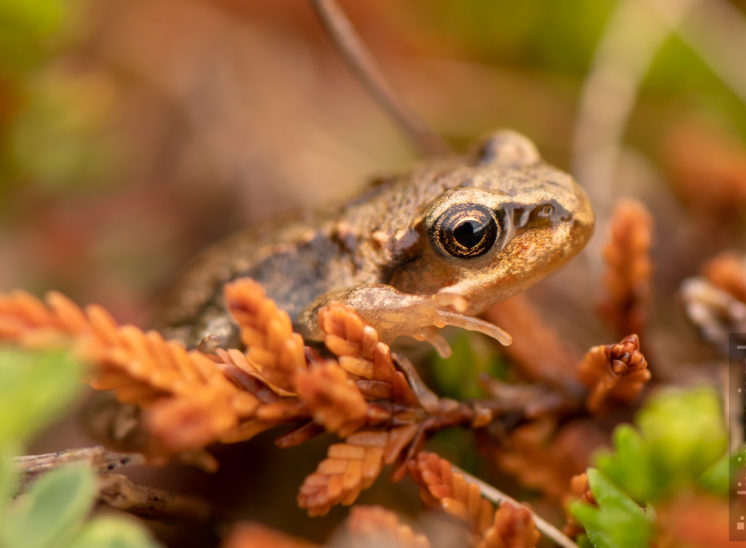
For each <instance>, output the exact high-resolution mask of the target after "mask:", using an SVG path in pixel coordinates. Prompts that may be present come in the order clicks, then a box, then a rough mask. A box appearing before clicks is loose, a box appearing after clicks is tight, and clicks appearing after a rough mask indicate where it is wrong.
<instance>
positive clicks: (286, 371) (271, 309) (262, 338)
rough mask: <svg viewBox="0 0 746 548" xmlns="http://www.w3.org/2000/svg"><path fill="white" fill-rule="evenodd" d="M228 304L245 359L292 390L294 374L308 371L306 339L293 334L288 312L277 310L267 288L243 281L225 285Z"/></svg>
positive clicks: (267, 377) (279, 384) (252, 281)
mask: <svg viewBox="0 0 746 548" xmlns="http://www.w3.org/2000/svg"><path fill="white" fill-rule="evenodd" d="M224 292H225V301H226V303H227V306H228V310H229V311H230V313H231V315H232V316H233V318H234V319H235V320H236V322H237V323H238V325H239V327H240V328H241V339H242V341H243V343H244V344H245V345H246V347H247V351H246V356H247V358H248V360H249V361H250V362H252V363H253V364H255V365H256V366H257V367H258V369H259V371H260V373H261V374H262V376H263V377H264V378H266V379H267V380H268V381H269V382H270V383H272V384H274V385H276V386H279V387H280V388H282V389H284V390H288V391H293V390H294V388H295V386H294V382H295V374H296V373H297V372H299V371H303V370H304V369H305V368H306V357H305V351H304V344H303V339H302V338H301V336H300V335H298V334H297V333H293V326H292V323H291V322H290V317H289V316H288V314H287V312H285V311H283V310H278V309H277V305H276V304H275V302H274V301H273V300H272V299H270V298H268V297H267V296H266V294H265V292H264V288H262V286H261V285H259V284H258V283H257V282H255V281H254V280H251V279H249V278H241V279H238V280H235V281H233V282H231V283H228V284H226V285H225V288H224Z"/></svg>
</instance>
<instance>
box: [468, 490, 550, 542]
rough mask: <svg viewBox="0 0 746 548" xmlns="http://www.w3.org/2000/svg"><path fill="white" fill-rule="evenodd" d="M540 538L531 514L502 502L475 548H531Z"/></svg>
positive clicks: (526, 510)
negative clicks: (490, 524)
mask: <svg viewBox="0 0 746 548" xmlns="http://www.w3.org/2000/svg"><path fill="white" fill-rule="evenodd" d="M540 537H541V535H540V534H539V531H538V530H537V529H536V524H535V523H534V518H533V516H532V515H531V512H529V511H528V509H527V508H525V507H523V506H516V505H515V504H512V503H511V502H508V501H504V502H503V503H502V504H500V507H499V508H498V509H497V512H495V519H494V522H493V524H492V526H491V527H490V528H489V529H487V531H485V532H484V535H483V536H482V538H481V539H480V540H479V542H477V548H533V547H534V546H536V544H537V543H538V542H539V538H540Z"/></svg>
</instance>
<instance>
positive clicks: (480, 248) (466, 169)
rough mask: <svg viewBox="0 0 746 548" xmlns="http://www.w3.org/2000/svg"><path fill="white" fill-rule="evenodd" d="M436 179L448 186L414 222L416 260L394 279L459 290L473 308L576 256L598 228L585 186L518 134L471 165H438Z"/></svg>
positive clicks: (494, 139)
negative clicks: (448, 167)
mask: <svg viewBox="0 0 746 548" xmlns="http://www.w3.org/2000/svg"><path fill="white" fill-rule="evenodd" d="M437 178H438V183H439V184H440V185H441V188H443V191H442V192H441V193H440V195H439V196H437V198H435V199H434V200H432V201H431V202H430V203H429V204H427V206H425V209H424V211H423V213H422V215H421V216H420V217H418V219H417V222H416V227H415V229H416V231H417V232H418V233H419V235H420V238H418V240H419V242H420V245H419V246H418V247H419V249H418V253H416V255H417V257H416V258H415V257H412V259H413V260H412V261H411V262H410V263H409V264H408V265H406V266H404V268H402V269H401V270H400V276H397V278H398V280H392V283H393V285H395V286H398V287H400V288H401V289H403V290H405V291H407V290H409V291H412V290H415V289H419V291H418V292H424V293H437V292H440V293H448V294H456V295H459V296H461V297H463V298H464V299H465V300H466V302H467V303H468V308H467V310H465V312H467V313H472V314H474V313H478V312H480V311H481V310H483V309H484V308H485V307H487V306H489V305H490V304H492V303H495V302H498V301H501V300H503V299H505V298H507V297H509V296H511V295H513V294H515V293H517V292H518V291H520V290H522V289H524V288H525V287H527V286H529V285H531V284H533V283H535V282H537V281H538V280H540V279H541V278H543V277H544V276H545V275H547V274H548V273H549V272H551V271H552V270H554V269H555V268H557V267H558V266H560V265H562V264H563V263H565V262H566V261H567V260H569V259H570V258H571V257H573V256H574V255H576V254H577V253H578V252H579V251H580V250H581V249H582V248H583V247H584V246H585V244H586V243H587V242H588V240H589V239H590V236H591V234H592V232H593V224H594V217H593V211H592V210H591V206H590V203H589V201H588V197H587V196H586V194H585V192H584V191H583V189H582V188H581V187H580V186H579V185H578V184H577V183H576V182H575V181H574V180H573V179H572V177H570V176H569V175H568V174H566V173H564V172H562V171H560V170H558V169H556V168H554V167H552V166H550V165H548V164H547V163H545V162H544V161H542V159H541V157H540V156H539V153H538V152H537V150H536V147H535V146H534V144H533V143H532V142H531V141H529V140H528V139H527V138H525V137H523V136H522V135H520V134H518V133H515V132H512V131H500V132H496V133H494V134H491V135H489V136H488V137H486V138H485V139H484V140H482V141H481V142H480V143H478V144H477V146H475V147H474V148H473V149H472V150H471V151H470V153H468V154H467V156H466V162H464V159H463V158H462V159H461V161H460V162H459V164H458V165H456V166H454V167H453V168H452V169H450V170H447V172H444V171H443V170H442V169H441V170H439V171H438V174H437ZM425 242H428V243H427V244H426V243H425ZM423 289H424V291H422V290H423Z"/></svg>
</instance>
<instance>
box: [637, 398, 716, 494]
mask: <svg viewBox="0 0 746 548" xmlns="http://www.w3.org/2000/svg"><path fill="white" fill-rule="evenodd" d="M637 424H638V425H639V429H640V433H641V434H642V437H643V439H644V440H645V442H646V445H647V448H648V451H649V454H650V467H651V472H652V474H653V477H654V478H655V479H656V480H657V481H658V482H659V483H660V484H662V486H663V487H664V489H662V490H661V496H662V495H663V494H667V493H669V492H671V491H674V490H676V489H678V488H681V487H686V486H689V485H692V484H693V483H694V482H695V481H696V479H697V478H698V477H699V476H700V475H701V474H702V473H703V472H704V471H705V470H706V469H707V468H709V467H710V466H712V465H713V464H714V463H715V462H716V461H717V460H718V459H719V458H720V457H721V456H722V455H723V454H724V453H725V451H726V448H727V445H728V433H727V430H726V425H725V421H724V420H723V412H722V407H721V404H720V399H719V397H718V395H717V393H716V392H715V391H714V390H712V389H711V388H708V387H703V388H696V389H691V390H685V391H683V390H669V391H666V392H663V393H661V394H659V395H658V396H657V397H655V398H653V399H652V400H651V401H650V402H648V403H647V404H646V405H645V407H644V408H643V409H642V411H640V413H639V415H638V416H637ZM623 487H625V488H626V487H628V486H627V485H624V486H623ZM646 502H647V501H646Z"/></svg>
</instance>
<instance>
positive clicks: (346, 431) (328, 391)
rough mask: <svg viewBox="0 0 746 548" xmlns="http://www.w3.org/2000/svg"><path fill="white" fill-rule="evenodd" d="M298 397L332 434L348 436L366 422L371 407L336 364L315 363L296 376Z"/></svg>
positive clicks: (316, 419) (317, 420) (330, 362)
mask: <svg viewBox="0 0 746 548" xmlns="http://www.w3.org/2000/svg"><path fill="white" fill-rule="evenodd" d="M296 389H297V391H298V396H299V397H300V399H302V400H303V401H304V402H305V403H306V404H307V405H308V406H309V408H310V409H311V413H312V414H313V417H314V420H315V421H316V422H317V423H318V424H321V425H323V426H324V428H325V429H326V430H327V431H329V432H337V433H338V434H339V435H340V436H341V437H343V438H344V437H347V436H349V435H350V434H351V433H352V432H354V431H355V430H357V429H358V428H360V427H361V426H362V425H363V423H364V422H365V413H366V410H367V409H368V404H367V403H366V402H365V398H363V395H362V394H361V393H360V390H359V389H358V387H357V386H356V385H355V383H354V382H352V381H351V380H350V379H349V378H348V376H347V373H345V371H344V369H342V368H341V367H340V366H339V364H338V363H336V362H334V361H326V362H323V363H320V364H315V365H314V366H313V367H312V368H311V369H308V370H305V371H302V372H300V373H297V376H296Z"/></svg>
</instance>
